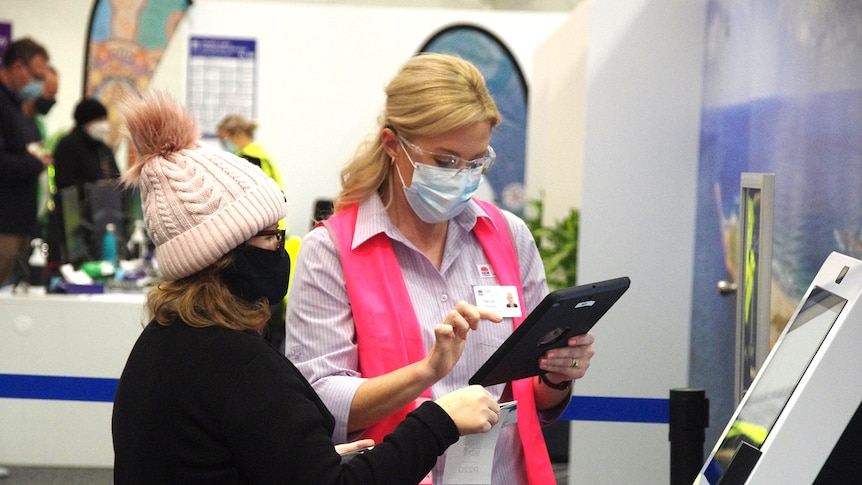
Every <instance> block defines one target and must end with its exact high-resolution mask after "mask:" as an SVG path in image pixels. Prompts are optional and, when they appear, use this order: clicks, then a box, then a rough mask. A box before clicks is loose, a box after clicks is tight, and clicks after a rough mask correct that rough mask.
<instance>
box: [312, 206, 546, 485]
mask: <svg viewBox="0 0 862 485" xmlns="http://www.w3.org/2000/svg"><path fill="white" fill-rule="evenodd" d="M474 200H475V201H476V202H477V203H478V204H479V205H480V206H481V207H482V208H483V209H484V210H485V212H486V213H487V214H488V215H489V216H490V218H491V219H492V220H493V223H492V222H491V221H489V220H487V219H485V218H484V217H479V218H478V219H477V220H476V225H475V226H474V228H473V233H474V234H476V238H477V239H478V240H479V243H480V244H481V245H482V249H483V250H484V252H485V255H486V256H487V257H488V260H489V263H490V264H491V267H492V268H493V269H494V272H495V273H496V275H497V278H498V280H499V282H500V284H501V285H503V286H514V287H515V288H517V290H518V301H524V296H523V291H522V288H521V271H520V268H519V265H518V257H517V254H516V253H515V247H514V245H513V244H512V240H511V238H510V236H509V231H508V229H507V227H506V221H505V219H504V218H503V215H502V214H501V213H500V211H499V209H497V208H496V207H495V206H494V205H492V204H490V203H488V202H484V201H480V200H477V199H474ZM358 210H359V207H358V205H354V206H352V207H349V208H347V209H345V210H343V211H341V212H339V213H338V214H336V215H334V216H332V217H330V218H329V219H327V220H326V221H325V222H324V223H323V224H324V225H326V226H327V227H328V228H329V231H330V234H331V235H333V236H334V237H335V239H336V240H335V241H334V242H335V244H336V246H337V248H338V250H339V257H340V259H341V266H342V268H343V270H344V281H345V285H346V287H347V295H348V298H349V299H350V306H351V309H352V312H353V320H354V323H355V326H356V345H357V347H358V352H359V371H360V372H361V373H362V376H363V377H377V376H380V375H383V374H387V373H389V372H392V371H394V370H396V369H399V368H401V367H404V366H406V365H408V364H411V363H414V362H418V361H419V360H422V359H423V358H424V357H425V346H424V343H423V341H422V334H421V332H420V329H419V328H420V327H419V320H418V319H417V318H416V312H415V310H412V309H413V305H412V302H411V301H410V295H409V294H408V293H407V285H406V284H405V283H404V278H403V276H402V274H401V267H400V266H399V265H398V259H397V258H396V256H395V251H394V250H393V249H392V243H391V242H390V240H389V238H388V237H387V236H386V235H385V234H383V233H379V234H376V235H375V236H373V237H371V238H370V239H368V240H367V241H365V242H364V243H362V244H361V245H360V246H359V247H357V248H356V249H351V245H352V242H353V234H354V230H355V228H356V218H357V214H358ZM495 226H496V227H495ZM411 310H412V311H411ZM522 321H523V318H520V317H519V318H513V323H514V326H515V328H517V327H518V325H520V324H521V322H522ZM511 385H512V395H513V397H514V398H515V399H516V400H517V401H518V432H519V434H520V436H521V443H522V445H523V449H524V455H525V458H526V461H527V467H526V468H527V476H528V478H529V481H530V483H531V484H533V485H546V484H548V483H554V482H555V480H556V479H555V478H554V472H553V469H552V467H551V462H550V459H549V457H548V450H547V447H546V446H545V439H544V436H543V435H542V430H541V427H540V425H539V418H538V412H537V411H536V400H535V397H534V396H533V379H532V378H527V379H520V380H517V381H514V382H512V383H511ZM422 397H423V398H430V397H431V390H430V389H427V390H426V391H425V392H424V393H423V394H422ZM415 408H416V404H415V403H411V404H409V405H407V406H405V407H404V408H402V409H401V410H399V411H397V412H396V413H394V414H392V415H390V416H388V417H386V418H384V419H383V420H381V421H380V422H378V423H376V424H374V425H372V426H370V427H369V428H368V429H366V430H365V432H364V433H363V434H362V437H363V438H372V439H374V441H375V442H377V443H379V442H381V441H383V437H384V436H386V435H387V434H388V433H390V432H391V431H392V430H393V429H395V427H396V426H397V425H398V423H400V422H401V420H403V419H404V417H405V416H406V415H407V413H409V412H410V411H412V410H413V409H415Z"/></svg>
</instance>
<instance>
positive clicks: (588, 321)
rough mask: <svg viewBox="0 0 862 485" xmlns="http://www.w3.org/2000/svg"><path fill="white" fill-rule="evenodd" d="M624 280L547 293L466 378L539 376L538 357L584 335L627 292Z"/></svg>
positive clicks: (495, 380)
mask: <svg viewBox="0 0 862 485" xmlns="http://www.w3.org/2000/svg"><path fill="white" fill-rule="evenodd" d="M629 284H630V280H629V278H628V277H626V276H623V277H621V278H615V279H612V280H607V281H600V282H597V283H591V284H587V285H578V286H573V287H571V288H564V289H562V290H556V291H553V292H551V293H549V294H548V295H547V296H546V297H545V298H544V299H543V300H542V302H541V303H539V306H537V307H536V309H535V310H533V311H532V312H531V313H530V314H529V315H528V316H527V318H526V319H524V322H523V323H521V325H520V326H519V327H518V328H517V329H515V331H514V332H512V335H510V336H509V338H507V339H506V341H505V342H503V344H502V345H501V346H500V348H498V349H497V351H496V352H494V354H493V355H491V357H490V358H488V360H487V361H486V362H485V363H484V364H482V367H480V368H479V370H478V371H476V373H475V374H473V377H471V378H470V384H481V385H483V386H491V385H494V384H500V383H502V382H509V381H513V380H516V379H523V378H525V377H532V376H535V375H539V374H541V373H542V372H543V371H542V370H541V369H539V357H541V356H542V355H544V354H545V352H547V351H548V350H549V349H553V348H557V347H564V346H565V345H566V342H568V339H569V337H574V336H575V335H581V334H584V333H587V332H588V331H589V330H590V329H591V328H593V325H595V324H596V322H598V321H599V319H600V318H602V316H604V314H605V313H607V311H608V310H609V309H610V308H611V306H613V304H614V303H616V302H617V300H619V298H620V297H621V296H622V295H623V293H625V292H626V290H628V289H629Z"/></svg>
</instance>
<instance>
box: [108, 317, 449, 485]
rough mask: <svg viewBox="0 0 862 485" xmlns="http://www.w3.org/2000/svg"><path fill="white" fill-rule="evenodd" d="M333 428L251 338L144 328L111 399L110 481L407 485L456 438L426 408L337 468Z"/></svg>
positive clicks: (301, 381)
mask: <svg viewBox="0 0 862 485" xmlns="http://www.w3.org/2000/svg"><path fill="white" fill-rule="evenodd" d="M334 423H335V420H334V418H333V416H332V414H330V412H329V411H328V410H327V408H326V406H324V404H323V403H322V402H321V401H320V399H319V398H318V396H317V394H316V393H315V392H314V390H313V389H312V387H311V385H310V384H308V381H306V380H305V378H303V376H302V374H300V372H299V371H298V370H297V369H296V367H294V366H293V364H292V363H291V362H290V361H289V360H288V359H287V358H286V357H285V356H284V355H282V354H281V353H279V352H278V351H277V350H276V349H275V348H274V347H272V346H271V345H270V344H268V343H267V342H266V341H264V340H263V338H261V337H260V336H257V335H254V334H251V333H244V332H239V331H235V330H230V329H227V328H223V327H207V328H193V327H190V326H188V325H185V324H183V323H175V324H173V325H170V326H161V325H158V324H156V323H150V325H149V326H147V328H146V329H144V331H143V333H142V334H141V336H140V338H139V339H138V342H137V343H136V344H135V346H134V348H133V349H132V352H131V355H130V356H129V360H128V363H127V364H126V368H125V370H124V371H123V374H122V377H121V378H120V383H119V386H118V388H117V393H116V397H115V399H114V414H113V436H114V452H115V464H114V479H115V483H117V484H118V485H122V484H126V483H142V484H143V483H147V484H152V483H184V484H189V483H208V484H217V483H266V484H287V483H290V484H314V485H326V484H336V483H337V484H348V483H355V484H386V485H397V484H416V483H419V481H421V480H422V478H423V477H424V476H425V475H426V474H427V473H428V472H429V471H430V470H431V468H432V467H433V466H434V464H435V462H436V459H437V456H438V455H440V454H442V453H443V452H444V451H445V450H446V448H447V447H448V446H449V445H451V444H452V443H454V442H455V441H457V439H458V430H457V427H456V426H455V424H454V422H453V421H452V420H451V418H449V416H448V415H447V414H446V413H445V411H443V410H442V409H441V408H440V407H439V406H437V404H435V403H433V402H427V403H424V404H423V405H422V406H420V407H419V408H418V409H417V410H415V411H414V412H413V413H411V414H410V415H408V417H407V418H406V419H405V420H404V421H403V422H402V423H401V424H400V425H399V426H398V428H397V429H396V430H395V431H394V432H393V433H391V434H390V435H389V436H388V437H387V438H386V439H385V441H384V442H383V443H379V444H377V446H376V447H375V448H374V450H372V451H370V452H368V453H365V454H364V455H360V456H358V457H356V458H354V459H352V460H351V461H349V462H347V463H346V464H344V465H342V464H341V459H340V457H339V455H338V454H337V453H336V452H335V449H334V447H333V444H332V441H331V434H332V430H333V427H334Z"/></svg>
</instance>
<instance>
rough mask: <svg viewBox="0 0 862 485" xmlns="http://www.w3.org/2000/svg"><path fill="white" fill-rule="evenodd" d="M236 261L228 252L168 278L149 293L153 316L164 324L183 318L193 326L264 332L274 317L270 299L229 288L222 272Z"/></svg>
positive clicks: (149, 306) (182, 319)
mask: <svg viewBox="0 0 862 485" xmlns="http://www.w3.org/2000/svg"><path fill="white" fill-rule="evenodd" d="M232 261H233V254H232V253H228V254H226V255H224V256H222V257H221V259H219V260H218V261H216V262H215V263H214V264H212V265H211V266H208V267H207V268H204V269H203V270H201V271H199V272H197V273H195V274H193V275H191V276H187V277H185V278H182V279H179V280H175V281H164V282H161V283H159V284H158V286H156V287H155V288H153V289H152V290H150V292H149V293H148V294H147V308H148V310H149V312H150V317H151V318H155V320H156V321H157V322H158V323H159V324H160V325H171V324H173V323H175V322H176V321H177V320H181V321H183V322H185V323H186V324H188V325H190V326H192V327H211V326H219V327H227V328H231V329H234V330H241V331H242V330H253V331H255V332H258V333H261V332H262V331H263V330H264V328H265V327H266V323H267V321H268V320H269V317H270V307H269V304H268V302H267V300H266V299H260V300H258V301H255V302H248V301H245V300H243V299H241V298H239V297H237V296H235V295H234V294H233V293H231V292H230V290H228V288H227V286H226V285H225V284H224V282H223V281H222V279H221V272H222V270H224V269H225V268H227V267H228V266H229V265H230V264H231V262H232Z"/></svg>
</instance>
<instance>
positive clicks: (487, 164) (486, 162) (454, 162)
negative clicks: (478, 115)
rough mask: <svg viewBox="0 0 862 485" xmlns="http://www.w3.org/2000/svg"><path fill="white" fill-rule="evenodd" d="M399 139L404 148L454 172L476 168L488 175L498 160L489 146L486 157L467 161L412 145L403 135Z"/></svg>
mask: <svg viewBox="0 0 862 485" xmlns="http://www.w3.org/2000/svg"><path fill="white" fill-rule="evenodd" d="M397 136H398V139H399V140H400V141H401V144H402V146H404V145H407V146H408V147H410V149H411V150H413V152H414V153H416V154H417V155H419V156H424V155H428V156H430V157H431V159H433V160H434V163H436V164H437V166H438V167H441V168H449V169H453V170H464V169H467V170H473V169H476V168H481V169H482V173H483V174H484V173H488V170H490V169H491V167H492V166H493V165H494V162H495V161H496V160H497V153H496V152H494V149H493V148H491V145H488V151H487V152H485V156H483V157H481V158H476V159H474V160H465V159H463V158H461V157H459V156H455V155H452V154H450V153H438V152H432V151H430V150H425V149H424V148H422V147H420V146H418V145H416V144H414V143H411V142H410V141H409V140H407V139H406V138H404V137H403V136H401V135H397Z"/></svg>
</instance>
